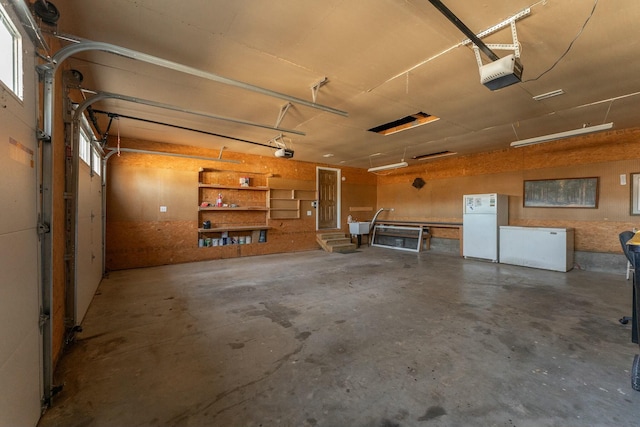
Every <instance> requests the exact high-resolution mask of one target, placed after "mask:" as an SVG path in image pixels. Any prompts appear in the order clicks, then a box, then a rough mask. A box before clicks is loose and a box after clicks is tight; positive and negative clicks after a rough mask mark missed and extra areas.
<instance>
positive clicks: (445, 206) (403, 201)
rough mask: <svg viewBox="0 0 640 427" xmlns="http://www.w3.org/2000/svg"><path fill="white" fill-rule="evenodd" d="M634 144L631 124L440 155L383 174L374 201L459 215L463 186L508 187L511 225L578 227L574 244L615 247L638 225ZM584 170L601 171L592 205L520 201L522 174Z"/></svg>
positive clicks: (427, 216) (425, 216) (411, 214)
mask: <svg viewBox="0 0 640 427" xmlns="http://www.w3.org/2000/svg"><path fill="white" fill-rule="evenodd" d="M639 149H640V131H638V130H637V129H636V130H631V131H625V132H610V133H606V134H595V135H589V136H582V137H576V138H572V139H566V140H562V141H556V142H553V143H546V144H539V145H532V146H528V147H522V148H512V149H507V150H503V151H496V152H491V153H483V154H477V155H472V156H466V157H462V158H448V159H442V160H440V161H433V162H432V163H427V164H425V165H424V166H422V167H420V168H408V169H405V170H403V172H401V173H395V174H392V175H388V176H384V177H380V178H379V181H378V203H379V205H380V206H383V205H384V206H392V207H395V208H396V210H395V212H394V214H395V215H396V217H397V219H412V220H429V221H462V196H463V195H464V194H476V193H501V194H507V195H508V196H509V225H514V226H536V227H571V228H575V250H576V251H579V252H591V253H605V254H607V253H615V254H619V253H621V252H622V250H621V248H620V242H619V240H618V234H619V233H620V232H621V231H624V230H631V229H633V228H634V227H637V226H638V222H637V220H636V219H635V217H634V216H632V215H630V198H631V190H632V189H631V183H630V174H632V173H637V172H638V171H640V160H639V159H638V158H637V154H636V153H637V152H638V150H639ZM620 175H626V184H625V185H622V184H621V182H620ZM416 177H421V178H422V179H424V180H425V181H426V185H425V186H424V187H423V188H422V189H420V190H416V189H415V188H413V187H412V186H411V183H412V182H413V180H414V179H415V178H416ZM583 177H598V178H599V200H598V207H597V208H596V209H579V208H529V207H528V208H524V207H523V186H524V181H525V180H537V179H564V178H583ZM637 190H638V189H637V188H636V191H637ZM433 231H434V237H438V236H443V235H444V237H451V232H450V231H447V230H443V231H441V230H438V229H434V230H433ZM582 267H583V268H586V269H589V268H588V266H584V265H583V266H582Z"/></svg>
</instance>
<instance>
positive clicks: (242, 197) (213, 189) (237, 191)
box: [198, 168, 270, 243]
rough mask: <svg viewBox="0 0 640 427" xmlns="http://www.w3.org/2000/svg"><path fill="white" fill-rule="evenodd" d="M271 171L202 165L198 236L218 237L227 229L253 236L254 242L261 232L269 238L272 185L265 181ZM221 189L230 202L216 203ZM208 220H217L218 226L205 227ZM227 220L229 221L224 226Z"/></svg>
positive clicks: (199, 180)
mask: <svg viewBox="0 0 640 427" xmlns="http://www.w3.org/2000/svg"><path fill="white" fill-rule="evenodd" d="M269 175H270V174H263V173H253V172H243V171H233V170H220V169H210V168H202V169H200V172H199V175H198V176H199V178H198V223H199V227H200V228H198V234H199V238H203V237H206V238H217V237H218V236H217V235H218V234H221V233H225V232H229V233H238V234H239V235H240V236H245V235H248V236H251V237H252V238H253V240H255V243H258V241H259V239H260V236H261V235H262V234H264V235H265V238H266V230H268V229H269V228H270V227H269V226H268V225H267V219H268V212H269V194H270V193H269V191H270V188H269V186H268V185H266V184H267V178H268V177H269ZM243 178H249V184H250V185H249V186H245V185H243V182H246V180H244V179H243ZM218 193H220V194H221V195H222V202H223V203H225V204H227V206H213V205H214V202H215V201H216V199H217V196H218ZM203 204H205V206H203ZM206 204H209V206H206ZM232 205H234V206H232ZM206 221H210V222H211V223H212V224H215V227H212V228H202V225H203V223H205V222H206ZM225 224H228V225H227V226H225ZM256 224H257V225H256ZM265 241H266V240H265Z"/></svg>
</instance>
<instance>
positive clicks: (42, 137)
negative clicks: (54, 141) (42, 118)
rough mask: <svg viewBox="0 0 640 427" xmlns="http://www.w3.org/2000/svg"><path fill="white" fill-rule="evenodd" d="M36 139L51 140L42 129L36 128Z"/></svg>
mask: <svg viewBox="0 0 640 427" xmlns="http://www.w3.org/2000/svg"><path fill="white" fill-rule="evenodd" d="M37 136H38V140H39V141H44V142H51V136H50V135H47V134H46V133H44V131H41V130H39V129H38V135H37Z"/></svg>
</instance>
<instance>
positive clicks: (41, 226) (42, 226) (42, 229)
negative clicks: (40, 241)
mask: <svg viewBox="0 0 640 427" xmlns="http://www.w3.org/2000/svg"><path fill="white" fill-rule="evenodd" d="M50 231H51V228H50V227H49V224H47V223H44V222H39V223H38V234H39V235H41V236H42V235H43V234H47V233H49V232H50Z"/></svg>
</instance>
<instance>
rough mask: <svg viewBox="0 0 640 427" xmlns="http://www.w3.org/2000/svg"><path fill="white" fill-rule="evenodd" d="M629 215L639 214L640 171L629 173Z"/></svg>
mask: <svg viewBox="0 0 640 427" xmlns="http://www.w3.org/2000/svg"><path fill="white" fill-rule="evenodd" d="M630 213H631V215H640V172H636V173H632V174H631V212H630Z"/></svg>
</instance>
